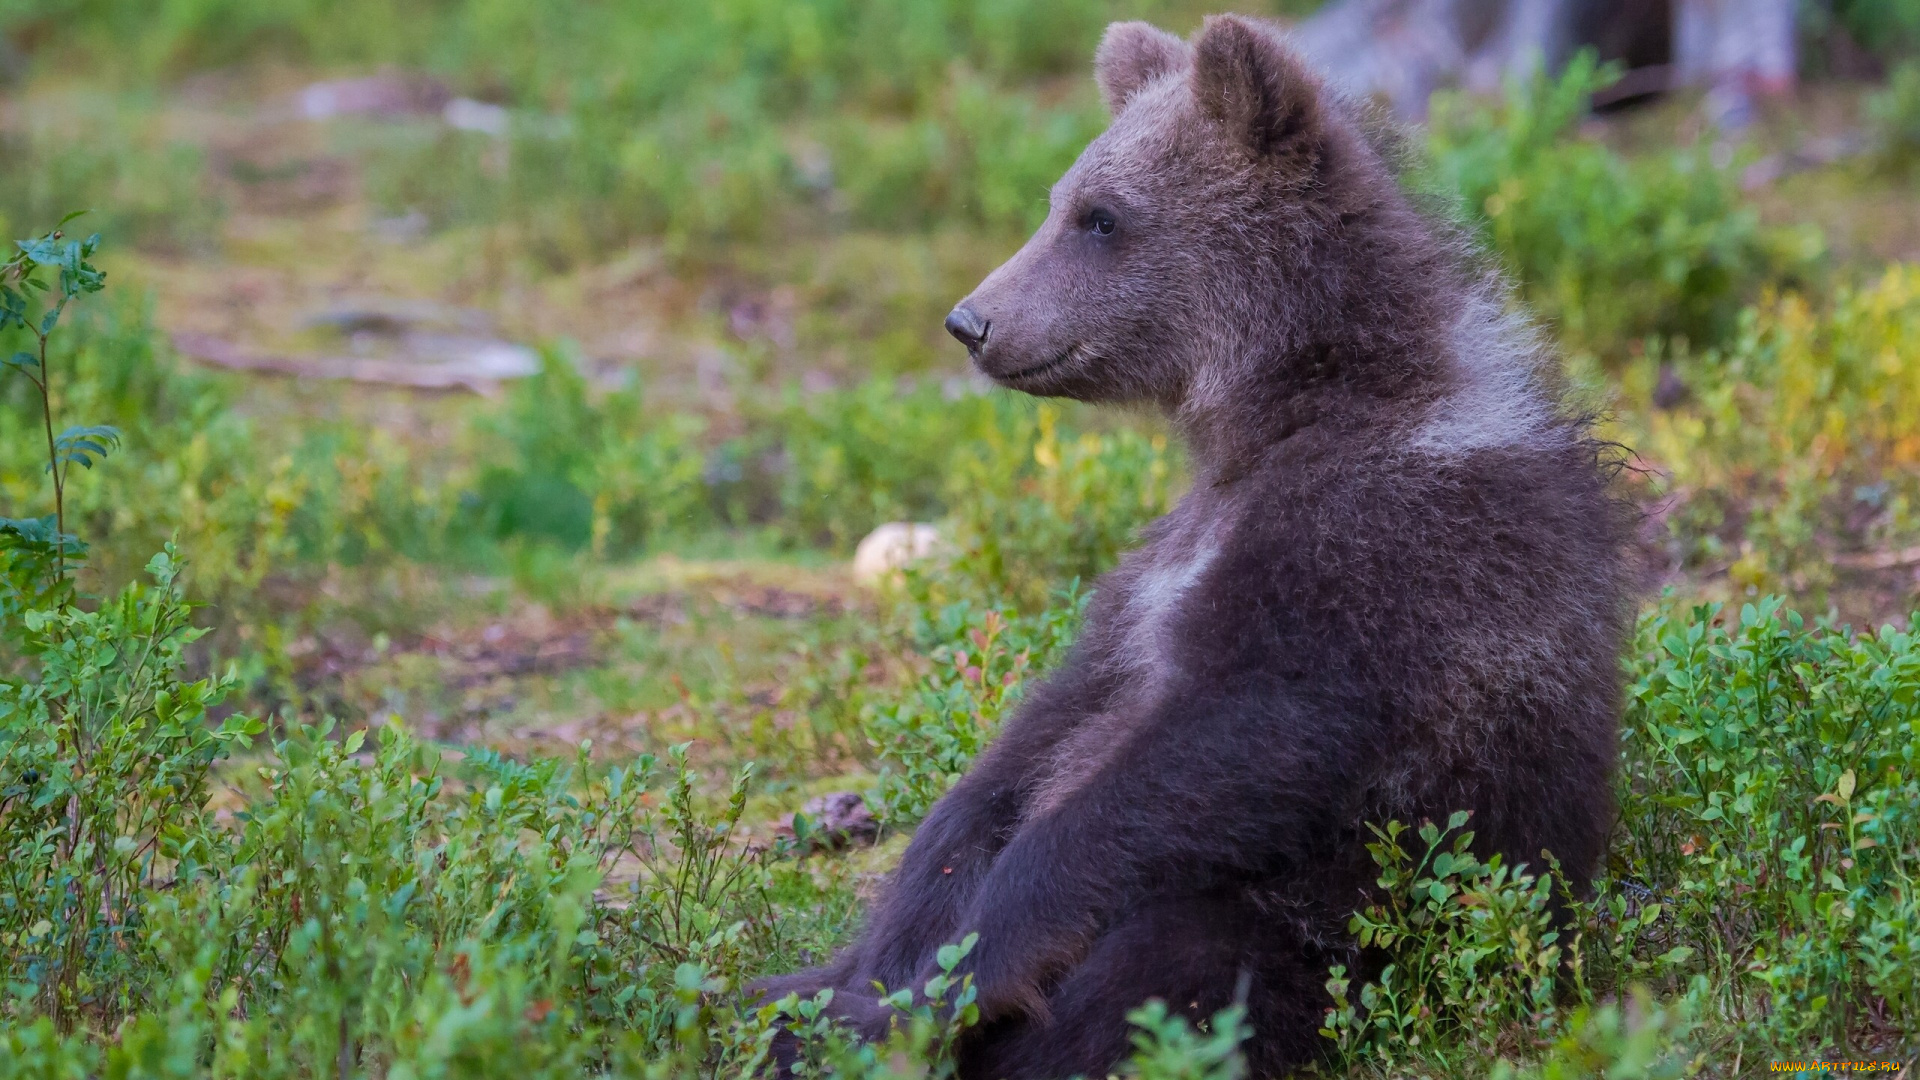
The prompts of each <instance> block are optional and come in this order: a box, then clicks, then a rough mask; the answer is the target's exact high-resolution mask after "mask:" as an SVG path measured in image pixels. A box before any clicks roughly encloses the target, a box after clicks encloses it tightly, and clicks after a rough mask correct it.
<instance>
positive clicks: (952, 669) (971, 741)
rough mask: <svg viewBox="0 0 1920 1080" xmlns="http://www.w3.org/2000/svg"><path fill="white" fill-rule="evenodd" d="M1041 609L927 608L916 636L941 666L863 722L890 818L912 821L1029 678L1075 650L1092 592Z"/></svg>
mask: <svg viewBox="0 0 1920 1080" xmlns="http://www.w3.org/2000/svg"><path fill="white" fill-rule="evenodd" d="M1061 600H1062V602H1061V603H1060V604H1058V605H1056V606H1054V607H1052V608H1049V609H1047V610H1046V611H1044V612H1042V613H1041V614H1038V615H1019V614H1015V613H1013V612H1012V611H1008V610H1002V609H997V608H991V607H989V608H986V609H984V610H982V608H981V607H980V606H979V605H977V604H975V603H972V602H969V601H964V600H962V601H957V602H954V603H951V604H947V605H944V606H941V607H938V608H931V607H930V605H925V604H923V605H921V606H920V608H919V614H920V625H919V627H918V628H917V633H916V635H915V636H916V637H917V638H918V639H919V641H920V643H921V648H922V649H923V650H925V651H926V654H927V657H928V659H929V660H930V661H931V664H932V667H933V670H932V671H931V672H930V673H929V674H928V675H927V676H925V677H924V678H923V679H921V681H920V683H919V685H918V686H917V687H916V688H915V689H914V692H913V693H912V695H911V696H908V697H906V698H905V699H904V700H901V701H897V702H891V703H884V704H873V705H869V706H868V708H867V709H866V710H865V713H864V715H863V716H862V728H863V730H864V731H865V733H866V737H867V739H868V741H869V742H871V743H872V744H873V746H874V748H875V750H876V752H877V756H878V758H879V760H880V762H881V770H880V778H879V786H878V787H877V789H876V790H875V791H874V792H873V794H872V795H871V796H870V801H871V802H872V803H873V805H874V807H875V809H876V812H877V813H878V815H879V816H880V818H881V819H882V820H883V821H884V822H886V823H887V824H889V825H894V826H902V827H904V826H910V825H912V824H914V823H916V822H918V821H919V820H920V819H921V818H923V817H925V816H926V815H927V811H928V810H929V809H930V808H931V807H932V806H933V803H934V800H936V799H938V798H939V797H940V796H941V795H944V794H945V793H946V790H947V789H948V788H949V787H952V786H953V784H954V782H955V781H957V780H959V779H960V776H961V774H963V773H965V772H966V771H967V767H968V766H970V765H971V764H973V759H974V757H975V756H976V755H977V754H979V752H980V751H981V750H983V749H985V747H986V744H987V743H988V742H989V741H990V740H991V739H992V738H993V736H994V735H995V733H997V732H998V731H999V730H1000V720H1001V717H1002V716H1004V715H1005V713H1006V711H1007V710H1008V709H1009V708H1011V707H1012V706H1013V704H1014V703H1015V702H1017V701H1018V700H1019V696H1020V688H1021V684H1022V682H1023V681H1024V680H1025V679H1026V678H1027V677H1028V676H1029V675H1030V674H1032V673H1034V672H1037V671H1044V670H1046V669H1048V668H1050V667H1052V666H1053V665H1054V664H1055V663H1057V662H1058V661H1059V659H1060V658H1061V657H1062V656H1064V655H1065V652H1066V649H1067V646H1068V645H1069V644H1071V643H1072V641H1073V635H1074V632H1075V631H1076V630H1077V629H1078V628H1079V624H1080V615H1081V612H1082V610H1083V608H1084V606H1085V601H1086V598H1085V596H1084V595H1083V594H1081V593H1079V592H1078V591H1077V590H1071V589H1070V590H1069V591H1068V592H1067V593H1066V594H1065V595H1064V596H1063V597H1062V598H1061Z"/></svg>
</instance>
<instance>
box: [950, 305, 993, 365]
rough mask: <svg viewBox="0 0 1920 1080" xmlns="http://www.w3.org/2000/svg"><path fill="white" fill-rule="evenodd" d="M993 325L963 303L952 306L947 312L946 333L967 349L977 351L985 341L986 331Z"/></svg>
mask: <svg viewBox="0 0 1920 1080" xmlns="http://www.w3.org/2000/svg"><path fill="white" fill-rule="evenodd" d="M992 326H993V324H992V323H989V322H988V321H987V320H985V319H983V318H981V317H980V315H979V314H978V313H977V312H975V311H974V310H973V309H972V308H970V307H968V306H967V305H965V304H961V305H960V306H959V307H957V308H954V309H953V310H952V311H951V312H949V313H948V314H947V333H949V334H952V335H953V336H954V337H955V338H956V339H958V340H959V342H960V344H962V345H965V346H966V347H967V351H968V352H970V353H972V352H979V351H980V346H982V345H985V344H986V343H987V331H988V330H989V329H991V328H992Z"/></svg>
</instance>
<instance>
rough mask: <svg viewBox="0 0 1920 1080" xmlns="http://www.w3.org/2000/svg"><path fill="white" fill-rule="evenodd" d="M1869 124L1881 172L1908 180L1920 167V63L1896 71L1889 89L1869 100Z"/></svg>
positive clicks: (1912, 61)
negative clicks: (1882, 170) (1916, 168)
mask: <svg viewBox="0 0 1920 1080" xmlns="http://www.w3.org/2000/svg"><path fill="white" fill-rule="evenodd" d="M1867 124H1868V128H1869V130H1870V131H1871V132H1872V135H1873V141H1874V147H1873V151H1874V156H1875V158H1876V160H1877V162H1878V164H1879V166H1880V167H1881V168H1882V169H1885V170H1886V171H1888V172H1891V173H1894V174H1895V175H1901V176H1905V175H1909V174H1911V173H1912V172H1913V170H1914V169H1915V167H1916V166H1920V60H1909V61H1907V62H1905V63H1903V64H1901V65H1900V66H1899V67H1897V68H1895V69H1894V70H1893V74H1892V76H1891V77H1890V78H1888V80H1887V85H1886V88H1885V89H1883V90H1880V91H1879V92H1878V93H1875V94H1874V95H1873V96H1872V97H1870V98H1868V99H1867Z"/></svg>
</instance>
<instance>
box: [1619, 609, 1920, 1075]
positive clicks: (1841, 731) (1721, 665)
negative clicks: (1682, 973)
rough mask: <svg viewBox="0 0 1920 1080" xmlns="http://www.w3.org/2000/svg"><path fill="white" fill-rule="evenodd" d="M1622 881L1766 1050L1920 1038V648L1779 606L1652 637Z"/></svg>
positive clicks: (1642, 646) (1668, 627) (1632, 762)
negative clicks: (1657, 913)
mask: <svg viewBox="0 0 1920 1080" xmlns="http://www.w3.org/2000/svg"><path fill="white" fill-rule="evenodd" d="M1635 653H1636V658H1637V659H1636V680H1635V682H1634V685H1633V689H1632V693H1631V696H1630V698H1629V702H1630V706H1629V714H1628V725H1627V732H1626V741H1625V742H1624V744H1623V746H1624V749H1625V770H1624V774H1623V785H1624V787H1623V791H1622V794H1621V804H1622V806H1623V808H1624V809H1625V813H1624V814H1623V817H1622V821H1621V835H1620V837H1619V842H1618V843H1617V844H1616V845H1615V848H1614V856H1613V858H1614V860H1615V868H1614V870H1613V872H1612V873H1613V875H1614V877H1615V878H1616V880H1618V881H1619V882H1620V883H1621V884H1622V885H1623V886H1624V885H1626V884H1628V883H1631V884H1632V885H1634V886H1635V887H1636V888H1637V889H1641V890H1645V892H1643V893H1641V895H1649V894H1650V900H1651V901H1652V902H1656V903H1658V904H1660V905H1661V910H1662V914H1663V918H1661V919H1659V920H1658V921H1657V923H1656V925H1655V926H1654V927H1653V928H1652V931H1651V932H1650V933H1649V934H1648V935H1647V940H1648V942H1649V943H1650V947H1654V948H1658V947H1662V946H1664V947H1667V948H1684V949H1686V950H1687V955H1690V956H1691V957H1692V958H1693V963H1694V964H1695V965H1698V966H1699V967H1700V968H1701V969H1703V970H1705V971H1706V972H1708V973H1710V974H1712V975H1713V976H1714V978H1715V981H1716V983H1717V984H1719V985H1721V986H1722V987H1723V989H1722V990H1721V993H1722V994H1723V995H1725V1003H1724V1004H1723V1005H1722V1006H1721V1008H1722V1009H1723V1010H1724V1011H1725V1013H1726V1014H1727V1015H1729V1016H1730V1017H1739V1018H1740V1019H1741V1021H1742V1025H1743V1028H1744V1030H1746V1031H1747V1032H1749V1033H1751V1035H1752V1036H1753V1037H1754V1039H1756V1040H1757V1041H1758V1042H1760V1043H1771V1044H1772V1045H1775V1046H1834V1047H1838V1048H1841V1049H1846V1048H1848V1047H1859V1046H1862V1045H1865V1046H1872V1045H1873V1044H1874V1043H1875V1042H1876V1041H1878V1039H1879V1038H1881V1037H1882V1036H1884V1035H1885V1034H1888V1033H1903V1032H1904V1033H1911V1032H1913V1031H1916V1030H1920V1011H1916V1010H1920V981H1916V972H1920V966H1916V965H1915V963H1914V962H1913V961H1914V959H1915V957H1916V956H1920V907H1916V905H1920V893H1917V892H1916V891H1915V880H1916V875H1917V874H1920V814H1916V812H1915V808H1916V807H1920V779H1917V777H1920V772H1917V771H1916V766H1920V640H1916V638H1915V637H1914V635H1913V634H1911V633H1908V632H1904V631H1896V630H1894V629H1892V628H1891V627H1888V628H1884V629H1882V630H1881V631H1880V632H1879V633H1878V634H1873V635H1862V636H1858V637H1856V636H1853V635H1851V634H1849V633H1846V632H1845V631H1843V630H1839V629H1835V628H1831V627H1818V628H1813V629H1809V628H1806V627H1805V626H1804V625H1803V624H1802V622H1801V620H1800V618H1799V616H1797V615H1794V614H1792V613H1790V612H1788V611H1786V610H1784V609H1783V608H1782V606H1781V604H1780V602H1779V601H1778V600H1777V599H1767V600H1764V601H1762V602H1760V603H1758V604H1749V605H1745V606H1743V607H1742V608H1741V609H1740V611H1739V612H1738V615H1737V617H1735V616H1734V615H1733V614H1732V613H1730V612H1729V613H1727V614H1725V615H1724V616H1723V615H1722V614H1721V613H1719V612H1717V611H1715V610H1713V609H1709V608H1702V609H1697V610H1695V611H1693V612H1692V613H1691V614H1690V615H1688V616H1685V617H1682V616H1679V615H1676V614H1673V613H1666V612H1662V613H1659V614H1656V615H1654V616H1652V617H1651V618H1649V619H1647V620H1646V621H1645V622H1644V623H1643V625H1642V627H1641V634H1640V638H1639V641H1638V644H1637V645H1636V649H1635Z"/></svg>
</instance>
